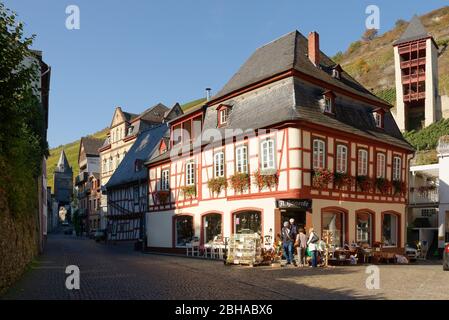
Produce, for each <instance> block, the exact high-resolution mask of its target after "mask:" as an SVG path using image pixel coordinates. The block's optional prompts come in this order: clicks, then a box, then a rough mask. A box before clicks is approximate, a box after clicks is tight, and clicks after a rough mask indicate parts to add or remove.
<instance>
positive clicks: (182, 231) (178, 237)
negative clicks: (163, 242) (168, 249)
mask: <svg viewBox="0 0 449 320" xmlns="http://www.w3.org/2000/svg"><path fill="white" fill-rule="evenodd" d="M173 227H174V245H175V247H185V246H186V244H187V243H189V242H191V241H192V239H193V236H194V234H195V231H194V228H193V216H189V215H178V216H174V217H173Z"/></svg>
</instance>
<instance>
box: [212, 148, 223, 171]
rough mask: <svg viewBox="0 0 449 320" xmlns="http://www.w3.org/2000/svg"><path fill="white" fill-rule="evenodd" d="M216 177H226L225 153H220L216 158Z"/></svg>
mask: <svg viewBox="0 0 449 320" xmlns="http://www.w3.org/2000/svg"><path fill="white" fill-rule="evenodd" d="M214 175H215V177H223V176H224V153H223V152H218V153H216V154H215V156H214Z"/></svg>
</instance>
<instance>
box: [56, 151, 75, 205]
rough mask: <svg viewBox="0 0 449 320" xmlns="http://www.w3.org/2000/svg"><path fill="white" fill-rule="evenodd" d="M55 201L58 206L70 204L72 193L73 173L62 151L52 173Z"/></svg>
mask: <svg viewBox="0 0 449 320" xmlns="http://www.w3.org/2000/svg"><path fill="white" fill-rule="evenodd" d="M54 183H55V190H54V194H55V199H56V201H57V202H58V203H59V205H60V206H61V205H67V204H70V201H71V198H72V192H73V171H72V168H71V167H70V165H69V162H68V161H67V157H66V155H65V152H64V150H62V151H61V155H60V156H59V161H58V164H57V165H56V169H55V173H54Z"/></svg>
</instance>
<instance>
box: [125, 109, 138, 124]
mask: <svg viewBox="0 0 449 320" xmlns="http://www.w3.org/2000/svg"><path fill="white" fill-rule="evenodd" d="M122 112H123V115H124V116H125V120H126V121H127V122H130V121H132V120H134V119H135V118H137V117H138V116H139V115H138V114H135V113H131V112H126V111H122Z"/></svg>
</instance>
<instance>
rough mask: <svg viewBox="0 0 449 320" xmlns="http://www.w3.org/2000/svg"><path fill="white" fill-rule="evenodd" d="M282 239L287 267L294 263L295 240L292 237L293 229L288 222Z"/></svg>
mask: <svg viewBox="0 0 449 320" xmlns="http://www.w3.org/2000/svg"><path fill="white" fill-rule="evenodd" d="M281 239H282V247H283V249H284V257H285V259H286V260H287V265H290V264H291V263H292V261H293V238H292V236H291V228H290V224H289V223H288V221H285V222H284V227H283V228H282V230H281Z"/></svg>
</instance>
